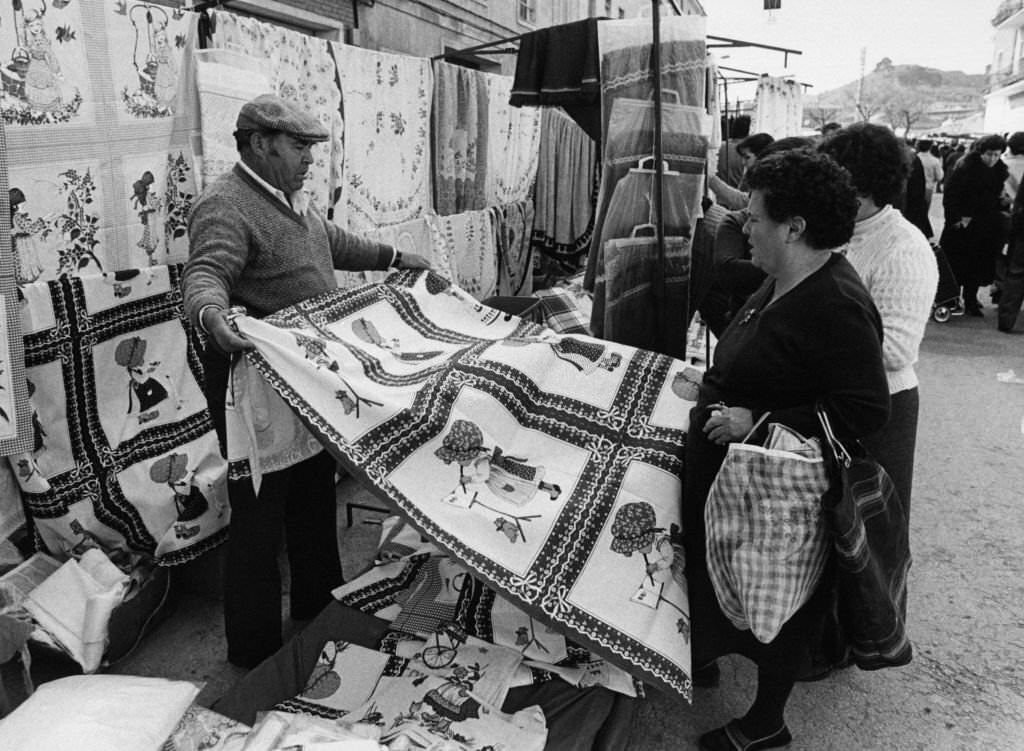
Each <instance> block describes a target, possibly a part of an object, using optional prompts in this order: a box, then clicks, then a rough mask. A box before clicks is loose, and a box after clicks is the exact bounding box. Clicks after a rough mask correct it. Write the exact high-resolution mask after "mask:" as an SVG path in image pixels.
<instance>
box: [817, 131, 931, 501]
mask: <svg viewBox="0 0 1024 751" xmlns="http://www.w3.org/2000/svg"><path fill="white" fill-rule="evenodd" d="M819 148H820V150H821V151H823V152H824V153H826V154H828V155H829V156H831V157H832V158H833V159H835V160H836V161H837V162H839V164H841V165H842V166H843V167H845V168H846V169H847V170H849V171H850V173H851V174H852V175H853V183H854V186H855V187H856V188H857V192H858V198H859V201H860V209H859V211H858V213H857V223H856V224H855V225H854V230H853V239H851V240H850V244H849V246H848V247H847V250H846V257H847V259H848V260H849V261H850V263H851V264H852V265H853V267H854V268H855V269H856V270H857V273H858V274H860V277H861V279H862V280H863V282H864V286H865V287H867V289H868V292H870V293H871V297H872V298H873V299H874V302H875V306H876V307H877V308H878V311H879V312H880V313H881V314H882V326H883V329H884V336H885V338H884V340H883V342H882V355H883V358H884V361H885V370H886V375H887V377H888V381H889V394H890V397H891V400H892V407H891V413H890V417H889V422H888V423H887V424H886V426H885V427H884V428H883V429H882V430H881V431H879V432H878V433H876V434H875V435H873V436H870V437H869V438H866V439H864V440H863V441H862V443H863V444H864V445H865V447H866V448H867V449H868V450H869V451H870V452H871V454H872V455H873V456H874V457H875V458H876V459H877V460H878V462H879V463H880V464H881V465H882V466H883V467H885V469H886V471H887V472H888V473H889V475H890V476H891V477H892V479H893V482H894V483H895V485H896V489H897V490H898V491H899V493H900V497H901V498H902V499H903V502H904V505H905V508H906V510H907V514H908V516H909V513H910V493H911V489H912V485H913V477H914V448H915V445H916V443H917V418H918V408H919V399H918V381H917V374H916V373H915V372H914V365H915V363H916V362H917V357H918V349H919V347H920V344H921V339H922V338H923V336H924V330H925V325H926V323H927V322H928V317H929V315H930V314H931V309H932V302H933V301H934V299H935V290H936V287H937V285H938V268H937V266H936V263H935V254H934V252H933V251H932V249H931V245H930V244H929V243H928V240H927V239H925V236H924V235H923V234H922V233H921V230H919V229H918V228H917V227H915V226H914V225H913V224H911V223H910V222H909V221H907V220H906V219H905V218H904V217H903V215H902V214H901V213H900V212H899V211H898V210H897V209H896V208H894V206H893V204H894V203H897V202H898V201H899V200H900V196H901V194H902V192H903V188H904V185H905V183H906V179H907V175H908V174H909V162H908V160H907V153H906V150H905V149H904V148H903V145H902V143H901V142H900V140H899V139H898V138H897V137H896V136H895V135H894V134H893V132H892V131H891V130H889V129H888V128H886V127H884V126H881V125H872V124H870V123H857V124H855V125H851V126H849V127H846V128H843V129H842V130H840V131H838V132H837V133H836V134H835V135H833V136H832V137H831V138H829V139H827V140H826V141H824V142H823V143H822V144H821V146H820V147H819Z"/></svg>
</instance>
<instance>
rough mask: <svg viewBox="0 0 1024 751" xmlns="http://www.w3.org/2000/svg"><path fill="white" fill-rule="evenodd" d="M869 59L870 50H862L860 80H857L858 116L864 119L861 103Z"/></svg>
mask: <svg viewBox="0 0 1024 751" xmlns="http://www.w3.org/2000/svg"><path fill="white" fill-rule="evenodd" d="M867 58H868V48H867V47H861V48H860V78H859V79H858V80H857V114H858V115H860V116H861V117H862V118H863V117H864V110H863V109H861V102H862V101H863V99H864V65H865V63H866V62H867Z"/></svg>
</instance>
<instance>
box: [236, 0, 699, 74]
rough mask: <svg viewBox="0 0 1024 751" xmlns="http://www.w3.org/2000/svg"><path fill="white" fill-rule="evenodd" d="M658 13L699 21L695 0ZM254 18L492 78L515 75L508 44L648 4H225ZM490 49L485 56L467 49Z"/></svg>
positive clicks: (643, 9) (430, 0)
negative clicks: (543, 30) (441, 60)
mask: <svg viewBox="0 0 1024 751" xmlns="http://www.w3.org/2000/svg"><path fill="white" fill-rule="evenodd" d="M662 5H663V7H664V12H668V13H687V14H691V13H696V14H700V15H704V9H703V8H702V6H701V4H700V1H699V0H662ZM223 7H224V8H225V9H226V10H230V11H232V12H237V13H243V14H246V15H252V16H257V17H259V18H263V19H265V20H268V21H272V22H275V23H281V24H284V25H286V26H289V27H291V28H296V29H299V30H301V31H305V32H307V33H310V34H315V35H317V36H322V37H327V38H331V39H335V40H338V41H345V42H348V43H350V44H355V45H358V46H360V47H366V48H367V49H374V50H381V51H384V52H395V53H400V54H405V55H414V56H417V57H428V58H433V57H439V56H445V57H446V58H447V59H449V60H452V61H457V62H459V63H460V64H464V65H468V66H470V67H475V68H480V69H481V70H487V71H490V72H493V73H504V74H506V75H512V74H513V73H514V72H515V60H516V56H515V50H516V47H515V44H514V42H512V41H509V42H508V43H507V44H493V43H495V42H501V40H513V39H514V38H515V37H518V36H520V35H522V34H526V33H529V32H531V31H535V30H537V29H541V28H544V27H547V26H555V25H559V24H564V23H571V22H572V21H578V20H581V19H583V18H590V17H594V16H603V17H607V18H633V17H637V16H639V15H647V16H648V17H649V16H650V14H651V9H652V2H651V0H229V1H228V2H225V3H224V4H223ZM483 44H492V47H491V51H490V52H477V51H475V50H473V48H474V47H477V46H479V45H483Z"/></svg>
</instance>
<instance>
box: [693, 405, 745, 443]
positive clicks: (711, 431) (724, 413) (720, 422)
mask: <svg viewBox="0 0 1024 751" xmlns="http://www.w3.org/2000/svg"><path fill="white" fill-rule="evenodd" d="M709 409H710V410H711V417H709V418H708V419H707V422H705V423H704V434H705V435H706V436H707V437H708V440H710V441H711V442H712V443H717V444H718V445H720V446H721V445H724V444H727V443H732V442H734V441H739V440H742V439H743V438H745V437H746V435H747V433H749V432H750V429H751V428H752V427H754V415H753V413H752V412H751V411H750V410H749V409H747V408H746V407H726V406H725V405H724V404H715V405H712V406H711V407H709Z"/></svg>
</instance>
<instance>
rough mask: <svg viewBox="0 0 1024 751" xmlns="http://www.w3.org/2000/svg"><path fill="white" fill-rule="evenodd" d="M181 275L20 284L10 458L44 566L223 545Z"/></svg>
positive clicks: (192, 553)
mask: <svg viewBox="0 0 1024 751" xmlns="http://www.w3.org/2000/svg"><path fill="white" fill-rule="evenodd" d="M180 275H181V267H180V266H158V267H154V268H146V269H141V270H137V271H125V272H118V273H116V274H90V275H84V276H82V277H67V278H63V279H59V280H55V281H52V282H36V283H34V284H26V285H24V286H23V288H22V289H23V292H24V295H25V302H24V308H23V310H22V318H23V323H22V327H23V330H24V332H25V365H26V376H27V379H28V390H29V394H30V400H29V401H30V405H31V410H32V427H33V447H32V450H31V451H28V452H26V453H24V454H18V455H14V456H12V457H11V458H10V461H11V465H12V466H13V467H14V470H15V474H16V476H17V478H18V482H19V484H20V486H21V491H22V495H23V497H24V499H25V501H26V504H27V507H28V510H29V513H30V514H31V515H32V517H33V520H34V523H35V528H36V531H37V534H38V535H39V536H40V538H41V539H42V541H43V543H44V544H45V546H46V548H47V549H48V550H49V551H50V552H52V553H54V554H55V555H59V556H63V555H67V554H69V553H76V552H81V551H82V550H84V549H86V548H88V547H90V546H93V545H100V546H101V547H103V548H104V549H105V550H107V551H108V553H112V552H116V551H123V552H125V553H146V554H153V555H155V556H156V558H157V560H158V561H159V562H160V563H165V564H172V563H179V562H183V561H186V560H190V559H192V558H195V557H196V556H197V555H199V554H200V553H202V552H204V551H205V550H208V549H209V548H211V547H213V546H214V545H216V544H218V543H219V542H221V541H222V540H223V539H224V536H225V534H226V527H227V522H228V516H229V512H228V506H227V494H226V479H227V465H226V462H225V461H224V460H223V459H222V458H221V456H220V451H219V450H218V447H217V437H216V434H215V433H214V431H213V423H212V422H211V420H210V416H209V412H208V411H207V408H206V399H205V397H204V396H203V394H202V391H201V390H200V386H199V383H200V382H201V378H202V375H201V374H202V365H201V364H200V359H199V355H198V346H199V342H198V341H197V339H196V334H195V331H194V330H192V328H191V327H190V326H189V324H188V322H187V320H186V318H185V313H184V307H183V302H182V297H181V291H180V288H179V285H180Z"/></svg>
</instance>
